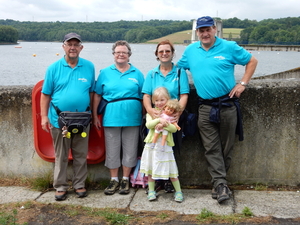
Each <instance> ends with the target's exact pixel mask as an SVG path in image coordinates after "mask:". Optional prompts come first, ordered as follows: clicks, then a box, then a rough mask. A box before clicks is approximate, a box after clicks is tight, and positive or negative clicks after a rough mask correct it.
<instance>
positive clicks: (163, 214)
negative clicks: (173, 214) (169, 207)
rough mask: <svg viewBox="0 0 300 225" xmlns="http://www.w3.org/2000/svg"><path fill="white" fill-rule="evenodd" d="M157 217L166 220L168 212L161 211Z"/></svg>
mask: <svg viewBox="0 0 300 225" xmlns="http://www.w3.org/2000/svg"><path fill="white" fill-rule="evenodd" d="M156 217H157V218H159V219H163V220H164V219H166V218H168V217H169V216H168V214H166V213H161V214H158V215H157V216H156Z"/></svg>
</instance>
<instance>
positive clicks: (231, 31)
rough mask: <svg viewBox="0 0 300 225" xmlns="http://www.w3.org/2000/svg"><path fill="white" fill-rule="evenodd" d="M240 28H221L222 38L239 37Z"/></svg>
mask: <svg viewBox="0 0 300 225" xmlns="http://www.w3.org/2000/svg"><path fill="white" fill-rule="evenodd" d="M242 30H243V29H240V28H223V38H227V39H229V38H230V37H231V38H240V33H241V31H242Z"/></svg>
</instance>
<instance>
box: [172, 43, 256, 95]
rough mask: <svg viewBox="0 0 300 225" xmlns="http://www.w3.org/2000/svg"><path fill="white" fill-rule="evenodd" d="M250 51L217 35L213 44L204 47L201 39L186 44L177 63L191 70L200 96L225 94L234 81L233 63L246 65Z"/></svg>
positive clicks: (249, 57)
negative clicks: (208, 47)
mask: <svg viewBox="0 0 300 225" xmlns="http://www.w3.org/2000/svg"><path fill="white" fill-rule="evenodd" d="M251 57H252V55H251V54H250V53H249V52H248V51H247V50H245V49H244V48H242V47H240V46H239V45H237V43H236V42H233V41H226V40H223V39H220V38H218V37H216V41H215V43H214V45H213V46H212V47H211V48H210V49H209V50H208V51H206V50H205V49H203V48H202V47H201V44H200V42H199V41H198V42H195V43H193V44H191V45H189V46H188V47H187V48H186V49H185V51H184V52H183V54H182V58H181V59H180V60H179V61H178V63H177V66H178V67H180V68H184V69H188V70H190V72H191V74H192V78H193V81H194V85H195V87H196V90H197V94H198V95H199V96H200V97H201V98H203V99H212V98H218V97H221V96H223V95H226V94H228V93H229V92H230V91H231V89H232V88H233V87H234V86H235V85H236V81H235V77H234V66H235V65H236V64H239V65H243V66H244V65H246V64H247V63H248V62H249V61H250V59H251Z"/></svg>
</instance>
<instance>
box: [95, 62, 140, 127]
mask: <svg viewBox="0 0 300 225" xmlns="http://www.w3.org/2000/svg"><path fill="white" fill-rule="evenodd" d="M143 84H144V75H143V74H142V73H141V71H140V70H138V69H137V68H135V67H134V66H133V65H131V64H130V68H129V70H127V71H126V72H124V73H121V72H120V71H119V70H118V69H117V68H116V66H115V65H114V64H113V65H111V66H109V67H107V68H105V69H102V70H100V74H99V76H98V79H97V81H96V86H95V90H94V91H95V92H96V93H97V94H98V95H101V96H102V97H103V98H104V99H106V100H108V101H111V100H113V99H119V98H128V97H134V98H139V99H141V101H142V87H143ZM141 101H138V100H122V101H117V102H111V103H108V104H107V106H106V108H105V113H104V115H103V121H102V123H103V126H104V127H128V126H139V125H141V121H142V102H141Z"/></svg>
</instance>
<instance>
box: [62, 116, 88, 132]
mask: <svg viewBox="0 0 300 225" xmlns="http://www.w3.org/2000/svg"><path fill="white" fill-rule="evenodd" d="M91 119H92V114H91V113H90V112H68V111H63V112H61V113H59V114H58V125H59V127H60V128H63V127H64V126H66V127H67V130H68V132H70V133H71V134H81V133H83V132H84V131H85V129H86V128H87V127H88V125H89V124H90V122H91Z"/></svg>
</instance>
